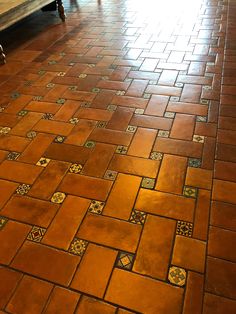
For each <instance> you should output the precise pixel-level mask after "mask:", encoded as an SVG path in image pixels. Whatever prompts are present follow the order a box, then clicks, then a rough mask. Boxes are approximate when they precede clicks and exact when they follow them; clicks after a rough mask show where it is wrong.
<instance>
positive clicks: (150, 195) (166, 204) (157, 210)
mask: <svg viewBox="0 0 236 314" xmlns="http://www.w3.org/2000/svg"><path fill="white" fill-rule="evenodd" d="M194 207H195V201H194V199H190V198H186V197H183V196H179V195H173V194H168V193H162V192H158V191H152V190H146V189H140V192H139V194H138V198H137V201H136V204H135V208H136V209H139V210H141V211H145V212H148V213H150V214H154V215H160V216H164V217H167V218H174V219H180V220H185V221H193V213H194Z"/></svg>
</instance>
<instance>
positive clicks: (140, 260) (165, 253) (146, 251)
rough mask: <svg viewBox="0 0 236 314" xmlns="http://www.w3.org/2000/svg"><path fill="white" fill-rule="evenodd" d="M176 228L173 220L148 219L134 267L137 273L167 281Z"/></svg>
mask: <svg viewBox="0 0 236 314" xmlns="http://www.w3.org/2000/svg"><path fill="white" fill-rule="evenodd" d="M175 227H176V224H175V222H174V221H173V220H170V219H166V218H161V217H155V216H151V215H149V216H148V217H147V219H146V222H145V225H144V230H143V233H142V236H141V240H140V243H139V246H138V250H137V253H136V258H135V262H134V266H133V270H134V271H135V272H138V273H140V274H143V275H148V276H151V277H153V278H156V279H162V280H166V277H167V273H168V267H169V260H170V255H171V250H172V241H173V238H174V233H175ZM153 261H155V263H154V262H153ZM156 265H159V266H158V267H156Z"/></svg>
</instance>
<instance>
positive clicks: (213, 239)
mask: <svg viewBox="0 0 236 314" xmlns="http://www.w3.org/2000/svg"><path fill="white" fill-rule="evenodd" d="M235 244H236V233H235V232H233V231H230V230H225V229H221V228H217V227H212V226H211V227H210V230H209V242H208V254H209V255H211V256H214V257H218V258H223V259H226V260H228V261H231V262H235V261H236V255H235V251H234V250H232V248H233V247H235Z"/></svg>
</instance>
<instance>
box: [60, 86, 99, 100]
mask: <svg viewBox="0 0 236 314" xmlns="http://www.w3.org/2000/svg"><path fill="white" fill-rule="evenodd" d="M66 89H67V86H66ZM95 96H96V94H95V93H92V92H84V91H69V90H66V91H65V92H64V94H63V98H65V99H71V100H81V101H89V102H90V101H93V100H94V98H95Z"/></svg>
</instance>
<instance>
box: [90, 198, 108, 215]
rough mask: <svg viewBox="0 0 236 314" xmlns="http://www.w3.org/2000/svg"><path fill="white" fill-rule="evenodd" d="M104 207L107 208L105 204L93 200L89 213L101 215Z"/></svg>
mask: <svg viewBox="0 0 236 314" xmlns="http://www.w3.org/2000/svg"><path fill="white" fill-rule="evenodd" d="M104 206H105V203H104V202H100V201H95V200H93V201H92V202H91V204H90V206H89V209H88V211H89V212H91V213H94V214H101V213H102V210H103V208H104Z"/></svg>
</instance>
